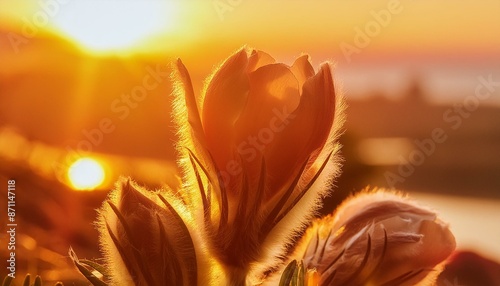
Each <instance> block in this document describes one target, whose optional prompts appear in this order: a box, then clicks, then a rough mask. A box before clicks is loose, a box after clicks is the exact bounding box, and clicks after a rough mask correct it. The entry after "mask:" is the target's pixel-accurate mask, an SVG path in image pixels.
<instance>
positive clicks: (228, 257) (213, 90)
mask: <svg viewBox="0 0 500 286" xmlns="http://www.w3.org/2000/svg"><path fill="white" fill-rule="evenodd" d="M177 70H178V73H177V77H178V82H177V95H178V97H177V101H176V115H175V118H176V121H177V123H178V126H179V128H180V129H181V132H180V134H181V136H182V138H181V140H180V143H179V145H178V146H179V150H180V151H181V154H182V155H181V158H187V159H185V160H183V161H181V164H182V165H183V167H184V171H185V176H184V183H185V185H184V187H185V192H187V193H189V200H190V201H192V202H194V203H193V204H191V207H192V208H191V211H192V212H195V213H196V212H197V213H199V215H197V217H200V218H202V221H200V225H202V226H203V229H204V231H206V237H207V238H208V240H209V242H208V245H209V247H210V249H211V251H212V253H213V255H214V256H215V257H216V258H217V259H218V260H219V262H220V263H221V264H223V265H224V266H225V267H224V268H225V269H227V270H228V273H227V275H229V276H230V277H232V278H230V281H232V282H231V283H236V284H238V283H241V281H245V279H247V280H248V281H258V280H259V279H260V278H259V277H261V276H262V275H263V272H265V271H268V270H269V269H271V268H272V267H273V266H275V265H276V264H277V263H279V261H280V260H281V258H279V257H281V256H282V255H283V252H284V250H285V246H286V245H287V243H289V242H290V239H291V237H292V235H293V234H294V232H295V231H296V230H298V229H299V228H300V227H302V226H303V225H304V223H306V222H307V220H308V219H310V218H311V214H312V213H313V211H314V210H316V209H317V208H318V207H319V206H320V199H321V197H322V196H324V195H325V194H326V192H327V191H328V189H329V186H328V181H329V180H330V179H332V177H333V176H334V175H336V174H337V173H338V170H339V167H338V164H337V162H338V158H337V156H338V155H337V152H338V149H339V145H338V143H336V141H335V140H336V138H337V136H338V133H339V132H338V131H339V127H340V125H341V123H342V121H343V115H342V110H343V107H342V104H341V99H340V96H339V95H338V92H336V90H335V87H334V84H333V79H332V73H331V66H330V64H329V63H325V64H323V65H321V66H320V68H319V70H318V71H317V72H315V71H314V69H313V67H312V66H311V63H310V62H309V58H308V56H307V55H303V56H301V57H299V58H298V59H296V60H295V62H294V63H293V64H292V65H291V66H287V65H285V64H282V63H276V62H275V60H274V59H273V58H272V57H271V56H269V55H268V54H266V53H264V52H262V51H256V50H249V49H246V48H244V49H241V50H239V51H238V52H236V53H235V54H233V55H232V56H230V57H229V58H228V59H226V60H225V61H224V62H223V63H222V65H220V66H219V67H218V68H216V70H215V72H214V73H213V75H212V76H210V77H209V78H208V80H207V85H206V88H205V89H204V91H203V92H202V94H201V95H200V96H196V95H195V93H194V91H193V88H192V85H191V79H190V77H189V74H188V72H187V69H186V67H185V66H184V65H183V64H182V62H181V61H180V60H179V61H178V62H177ZM199 206H202V208H201V209H200V207H199ZM257 262H258V264H257ZM257 265H259V266H257ZM262 265H264V266H262ZM245 277H247V278H245ZM249 277H250V278H249Z"/></svg>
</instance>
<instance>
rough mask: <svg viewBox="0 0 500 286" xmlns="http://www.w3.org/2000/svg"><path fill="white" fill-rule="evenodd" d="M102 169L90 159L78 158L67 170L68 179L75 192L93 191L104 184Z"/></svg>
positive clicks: (96, 162)
mask: <svg viewBox="0 0 500 286" xmlns="http://www.w3.org/2000/svg"><path fill="white" fill-rule="evenodd" d="M104 177H105V173H104V168H103V167H102V165H101V164H100V163H99V162H98V161H96V160H94V159H92V158H87V157H86V158H80V159H78V160H76V161H75V162H74V163H73V164H72V165H71V166H70V167H69V169H68V179H69V182H70V184H71V186H72V187H73V188H74V189H76V190H93V189H95V188H97V187H99V186H100V185H102V183H103V182H104Z"/></svg>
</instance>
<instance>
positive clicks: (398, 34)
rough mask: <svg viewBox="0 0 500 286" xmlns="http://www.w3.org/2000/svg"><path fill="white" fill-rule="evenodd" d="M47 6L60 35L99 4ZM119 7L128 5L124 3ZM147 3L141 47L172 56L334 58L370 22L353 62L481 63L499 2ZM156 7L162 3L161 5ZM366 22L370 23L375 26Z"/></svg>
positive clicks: (18, 15) (23, 8) (497, 39)
mask: <svg viewBox="0 0 500 286" xmlns="http://www.w3.org/2000/svg"><path fill="white" fill-rule="evenodd" d="M52 1H61V3H64V2H67V3H65V4H60V5H59V6H60V7H59V8H60V9H58V10H57V13H54V16H51V17H50V23H49V24H48V25H47V27H46V28H49V29H53V28H55V29H56V30H57V29H58V30H61V21H60V19H61V18H67V19H70V20H71V19H74V20H75V21H76V22H78V21H80V22H82V24H83V22H85V21H88V23H93V22H96V19H97V18H98V17H99V14H102V13H97V12H96V11H100V10H99V9H100V8H101V7H100V5H101V6H102V5H103V4H99V3H100V2H99V1H95V0H94V1H89V0H86V1H82V0H75V1H66V0H64V1H63V0H52ZM48 2H50V1H48ZM85 2H86V3H87V6H89V5H90V6H93V7H95V9H94V10H93V12H92V11H91V12H86V11H87V10H85V9H82V8H81V4H82V3H85ZM104 2H105V3H113V2H114V1H111V0H107V1H104ZM126 2H132V1H125V2H124V3H126ZM142 2H145V3H147V2H148V1H142ZM149 2H150V3H149V5H155V6H158V7H160V8H155V9H156V10H155V11H156V12H158V10H160V11H161V10H162V9H163V11H161V12H160V13H156V12H155V14H157V15H161V14H162V13H163V16H164V17H163V22H160V23H159V25H160V27H159V29H154V28H149V34H151V36H153V43H154V44H153V45H151V44H144V43H146V42H147V41H146V40H145V39H141V40H142V42H141V44H143V48H144V50H146V51H153V50H157V51H162V52H165V51H175V53H176V54H177V53H183V52H184V53H185V52H190V53H192V52H194V53H195V54H203V55H205V56H206V55H207V54H213V55H216V54H219V53H220V54H221V55H225V54H227V52H228V51H232V50H235V49H236V48H238V47H240V46H241V45H243V44H248V45H250V46H253V47H257V48H259V49H263V50H268V51H270V52H271V53H273V54H281V55H283V56H284V57H288V56H290V57H292V56H295V55H297V53H300V52H309V53H311V54H319V55H321V58H322V59H321V60H323V57H324V58H331V57H334V58H338V57H341V58H342V57H344V56H343V52H342V48H341V45H342V43H344V47H346V44H347V45H351V46H354V47H356V45H355V40H356V39H355V38H356V35H357V34H358V32H357V30H356V29H357V28H359V29H360V30H362V31H365V30H366V28H367V27H368V28H370V23H371V24H372V26H371V28H373V29H375V30H374V31H375V33H374V35H373V36H370V37H369V40H368V41H369V43H368V44H367V45H366V47H363V48H361V49H360V52H359V53H355V54H352V59H353V60H356V59H365V60H372V59H376V58H378V57H381V56H382V57H384V58H385V57H387V56H389V57H394V56H396V57H397V56H401V55H403V56H405V55H413V56H418V55H423V56H426V57H428V56H429V55H431V56H439V55H448V56H449V55H450V54H452V55H453V54H457V55H460V56H464V55H465V56H466V57H467V58H475V57H480V58H484V57H486V58H488V57H491V56H492V55H496V52H497V51H498V48H499V47H500V21H499V20H498V12H499V11H500V1H498V0H484V1H471V0H463V1H451V0H443V1H431V0H419V1H397V0H362V1H361V0H360V1H340V0H337V1H298V0H291V1H287V0H279V1H278V0H272V1H269V0H258V1H256V0H251V1H250V0H240V1H236V0H232V1H229V0H220V1H215V0H214V1H201V0H198V1H195V0H190V1H179V0H176V1H149ZM158 2H165V3H170V4H166V5H164V6H163V8H161V4H160V5H158ZM22 3H24V4H19V1H15V0H4V1H2V4H0V5H2V6H3V7H2V9H0V11H1V12H0V17H1V18H2V19H3V20H4V21H3V22H4V23H5V22H9V23H10V24H14V25H21V26H22V25H23V23H24V22H23V21H22V20H20V19H22V17H26V18H27V19H32V18H33V16H34V15H35V13H37V11H40V9H42V10H43V8H42V7H40V4H38V3H39V1H32V2H31V4H26V3H28V1H23V2H22ZM88 3H91V4H88ZM101 3H102V2H101ZM122 3H123V2H122ZM165 3H164V4H165ZM107 6H110V5H107ZM120 6H127V5H123V4H120V5H117V6H116V5H115V6H112V5H111V7H120ZM388 7H393V13H391V16H390V20H388V22H387V24H386V25H385V27H384V26H383V25H381V24H383V23H380V21H379V23H378V24H374V22H373V21H374V18H375V16H374V13H383V12H380V11H382V10H388ZM122 8H123V7H122ZM134 9H135V8H134ZM113 10H117V8H113ZM125 12H126V11H125ZM71 13H75V14H74V15H72V14H71ZM85 13H87V14H85ZM120 13H124V12H122V11H120ZM131 13H132V14H130V15H129V16H128V17H127V18H124V19H125V20H124V21H125V22H126V23H134V24H136V25H140V23H144V22H151V21H153V20H154V18H155V17H156V16H155V15H152V14H151V13H149V14H148V13H147V12H146V13H145V14H144V13H142V14H141V13H140V11H138V10H137V9H136V11H134V10H132V12H131ZM134 13H135V14H134ZM75 15H77V16H75ZM160 18H161V16H160ZM165 19H166V21H165ZM104 23H106V25H110V26H112V25H117V27H120V25H119V21H116V20H114V19H113V17H112V16H110V17H109V19H108V21H107V22H104ZM117 23H118V24H117ZM63 25H64V23H63ZM373 25H375V26H376V25H378V28H377V27H375V26H373ZM87 26H90V25H89V24H87ZM122 26H124V25H122ZM376 29H378V30H376ZM117 30H118V29H117ZM130 30H131V28H126V29H123V31H117V33H120V32H121V33H127V32H128V33H130ZM99 32H106V30H105V29H104V28H101V29H97V30H96V31H95V32H94V34H96V33H99ZM110 34H112V33H109V32H108V34H107V35H105V37H108V38H109V37H112V35H110ZM66 36H67V35H66ZM154 39H156V40H154ZM158 39H160V40H158ZM344 49H345V48H344ZM344 53H345V51H344Z"/></svg>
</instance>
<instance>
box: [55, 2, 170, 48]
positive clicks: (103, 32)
mask: <svg viewBox="0 0 500 286" xmlns="http://www.w3.org/2000/svg"><path fill="white" fill-rule="evenodd" d="M177 3H178V2H176V1H75V2H73V3H71V5H67V6H65V7H64V11H61V13H60V15H58V17H55V18H54V25H55V27H56V29H57V30H59V31H61V32H62V33H63V34H65V35H66V36H68V37H69V38H71V39H73V40H74V41H76V42H77V43H78V44H80V45H81V46H83V47H85V48H87V49H89V50H91V51H94V52H116V51H124V50H130V49H131V48H133V47H134V46H136V45H137V44H138V43H139V42H140V41H141V40H146V39H148V38H151V37H152V36H156V35H159V34H161V33H165V32H168V31H169V30H171V29H172V28H173V26H174V24H175V22H176V20H175V15H176V11H177V9H176V8H177V7H176V4H177Z"/></svg>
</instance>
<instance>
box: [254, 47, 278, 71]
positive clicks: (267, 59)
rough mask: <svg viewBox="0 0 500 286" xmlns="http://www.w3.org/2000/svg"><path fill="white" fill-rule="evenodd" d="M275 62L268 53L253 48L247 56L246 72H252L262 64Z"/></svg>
mask: <svg viewBox="0 0 500 286" xmlns="http://www.w3.org/2000/svg"><path fill="white" fill-rule="evenodd" d="M275 62H276V60H275V59H274V58H273V57H272V56H271V55H269V54H268V53H265V52H263V51H258V50H253V51H252V54H251V55H250V57H249V58H248V67H247V72H249V73H250V72H253V71H255V70H257V69H258V68H260V67H262V66H265V65H270V64H274V63H275Z"/></svg>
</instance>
